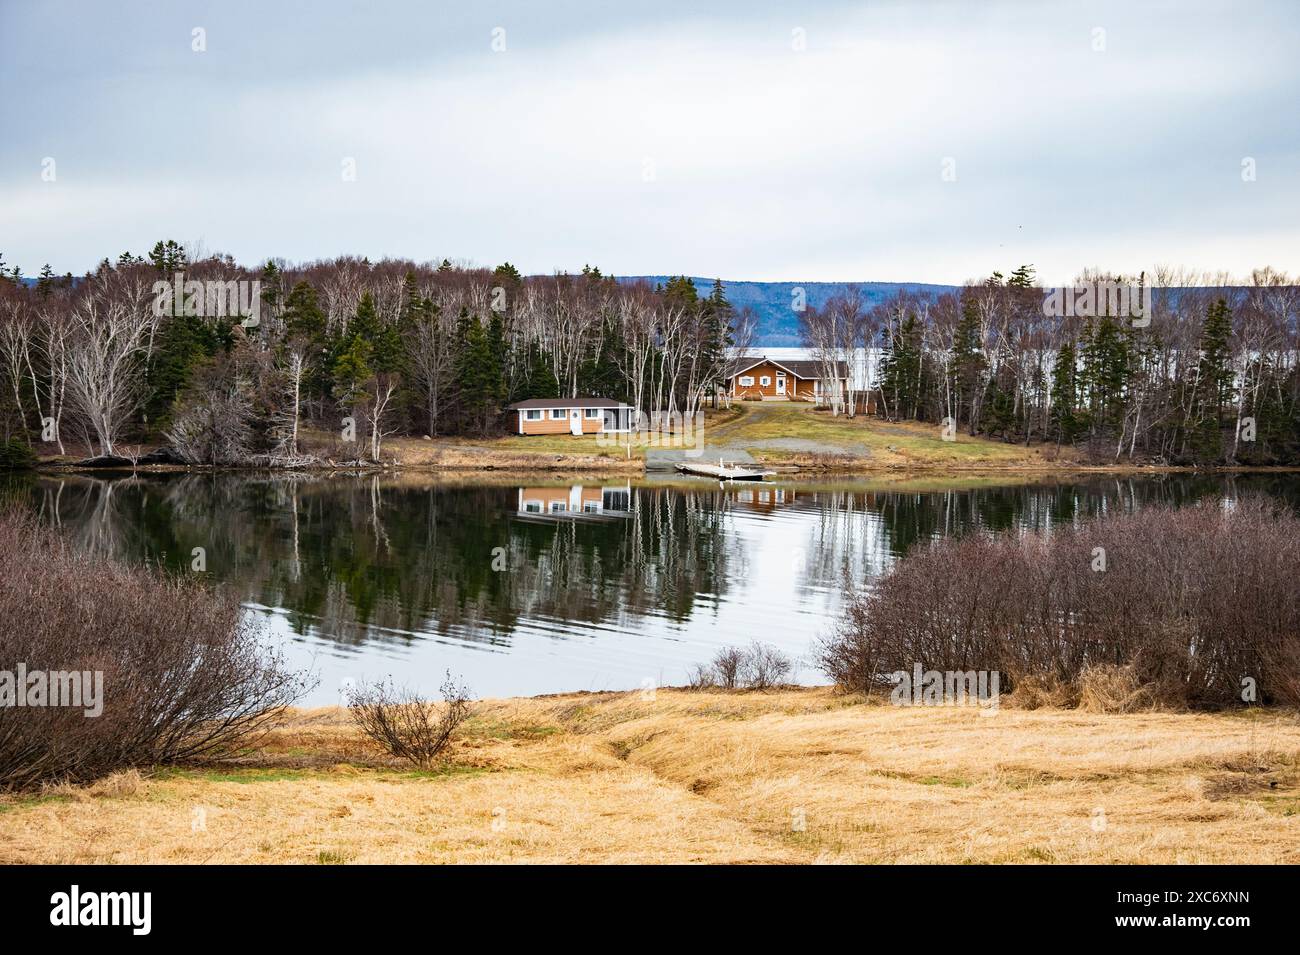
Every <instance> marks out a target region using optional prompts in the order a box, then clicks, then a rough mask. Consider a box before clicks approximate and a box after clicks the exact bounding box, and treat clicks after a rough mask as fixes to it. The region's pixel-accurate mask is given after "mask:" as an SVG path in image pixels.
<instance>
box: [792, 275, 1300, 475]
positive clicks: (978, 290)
mask: <svg viewBox="0 0 1300 955" xmlns="http://www.w3.org/2000/svg"><path fill="white" fill-rule="evenodd" d="M1105 282H1110V283H1118V284H1124V283H1129V284H1131V285H1132V286H1133V287H1135V288H1141V289H1143V291H1144V293H1146V294H1147V295H1148V297H1149V300H1150V302H1151V309H1150V314H1147V315H1144V316H1143V317H1142V318H1141V319H1140V320H1139V319H1135V318H1134V317H1132V316H1131V315H1124V314H1117V313H1116V311H1115V310H1108V309H1107V308H1105V307H1102V308H1098V309H1096V311H1097V313H1098V314H1094V315H1090V316H1080V315H1072V316H1050V315H1047V314H1045V313H1046V312H1047V311H1049V310H1048V309H1046V308H1045V307H1044V301H1045V296H1047V295H1049V294H1050V292H1051V290H1045V289H1044V288H1042V287H1041V286H1039V285H1038V284H1037V283H1036V281H1035V277H1034V270H1033V268H1032V267H1031V266H1027V265H1026V266H1021V267H1019V268H1017V269H1016V270H1015V271H1014V272H1012V273H1011V274H1010V275H1009V276H1004V275H1002V274H1001V273H997V272H995V273H993V275H992V276H990V277H989V278H988V279H986V280H984V281H981V282H970V283H967V284H966V285H965V286H964V287H963V288H962V289H961V290H960V291H959V292H956V293H953V294H944V295H940V296H937V297H936V296H925V295H908V294H902V293H900V294H898V295H897V296H895V297H894V298H893V299H892V300H890V301H888V302H885V303H883V304H880V305H877V306H875V307H873V308H870V309H868V308H865V307H864V305H863V302H862V297H861V296H860V295H858V294H856V293H855V291H854V289H853V288H852V287H850V288H849V290H848V291H847V292H846V293H845V294H843V295H839V296H836V297H834V298H832V299H831V300H830V301H828V302H827V303H826V304H825V306H824V307H823V308H821V309H820V310H816V311H814V310H809V312H808V313H807V314H806V315H805V316H803V319H802V321H801V328H802V331H803V337H804V340H805V344H806V345H807V346H808V347H809V348H811V349H812V350H813V354H814V355H816V356H817V357H818V359H820V360H821V361H823V362H824V363H826V364H827V365H829V364H830V363H832V362H834V361H851V360H852V356H854V355H855V354H857V355H861V354H863V353H864V352H867V351H868V350H869V354H870V357H871V364H872V365H873V368H872V374H871V375H870V376H869V384H868V385H867V387H868V388H869V389H870V390H871V391H872V392H873V393H874V395H873V396H874V397H875V398H876V399H877V400H876V402H875V410H876V413H877V414H879V415H881V416H883V417H886V418H888V419H890V420H895V421H898V420H903V421H926V422H934V423H936V424H942V423H946V424H947V425H948V426H949V427H950V428H951V429H952V430H953V431H954V432H956V430H957V429H961V431H963V432H965V433H967V434H969V435H983V436H985V437H990V438H994V439H1000V440H1004V441H1009V442H1021V443H1024V444H1026V445H1028V444H1030V443H1031V442H1051V443H1055V444H1057V445H1075V446H1079V447H1081V448H1083V449H1085V450H1086V451H1087V452H1088V455H1087V457H1088V459H1090V460H1093V461H1096V462H1099V463H1104V462H1107V461H1122V462H1126V463H1152V464H1159V465H1216V464H1217V465H1279V464H1297V463H1300V363H1298V361H1297V359H1298V358H1300V337H1298V334H1297V323H1298V321H1300V288H1297V286H1296V285H1295V284H1293V280H1292V279H1291V278H1290V277H1288V276H1287V275H1285V274H1283V273H1279V272H1276V271H1274V270H1272V269H1267V268H1265V269H1258V270H1256V271H1254V272H1253V273H1252V274H1251V276H1250V278H1249V279H1247V280H1245V281H1239V280H1234V279H1233V278H1232V277H1231V276H1228V275H1225V274H1200V273H1194V272H1191V271H1188V270H1178V269H1157V270H1156V271H1155V272H1154V273H1153V274H1143V275H1140V276H1135V277H1128V278H1126V277H1124V276H1108V275H1102V274H1099V273H1096V272H1084V273H1081V274H1080V276H1079V277H1078V279H1077V280H1076V285H1077V286H1078V287H1091V286H1092V285H1099V284H1101V283H1105ZM852 391H853V387H852V385H851V386H850V394H848V395H846V396H845V397H844V400H843V401H842V402H841V407H840V408H838V409H836V410H838V411H840V412H841V413H844V414H853V413H855V412H856V411H857V410H858V409H860V408H861V407H863V406H864V404H865V402H864V401H863V400H862V399H863V398H864V397H865V395H864V394H854V393H852Z"/></svg>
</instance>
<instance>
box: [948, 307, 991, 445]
mask: <svg viewBox="0 0 1300 955" xmlns="http://www.w3.org/2000/svg"><path fill="white" fill-rule="evenodd" d="M987 369H988V362H987V361H986V360H985V358H984V350H983V348H981V343H980V315H979V306H978V304H977V303H976V302H975V300H974V299H973V298H967V299H966V300H965V301H964V302H963V303H962V309H961V318H960V319H958V321H957V328H956V329H955V330H954V331H953V339H952V375H953V391H954V392H955V393H956V394H955V400H954V402H953V406H954V411H955V417H956V419H957V421H958V422H960V420H961V416H962V411H963V410H965V411H966V412H967V415H966V420H967V423H968V424H969V426H970V433H971V434H974V433H975V429H976V427H977V426H978V425H979V421H978V420H977V414H976V408H977V399H978V398H979V397H980V394H981V388H980V382H981V381H982V380H983V377H984V372H985V371H986V370H987Z"/></svg>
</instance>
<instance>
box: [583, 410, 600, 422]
mask: <svg viewBox="0 0 1300 955" xmlns="http://www.w3.org/2000/svg"><path fill="white" fill-rule="evenodd" d="M582 416H583V417H584V418H589V419H591V420H593V421H594V420H595V419H596V418H599V417H600V409H599V408H588V409H587V410H586V411H584V412H583V413H582Z"/></svg>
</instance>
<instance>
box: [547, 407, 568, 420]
mask: <svg viewBox="0 0 1300 955" xmlns="http://www.w3.org/2000/svg"><path fill="white" fill-rule="evenodd" d="M568 416H569V410H568V409H567V408H552V409H551V420H552V421H563V420H564V419H565V418H567V417H568Z"/></svg>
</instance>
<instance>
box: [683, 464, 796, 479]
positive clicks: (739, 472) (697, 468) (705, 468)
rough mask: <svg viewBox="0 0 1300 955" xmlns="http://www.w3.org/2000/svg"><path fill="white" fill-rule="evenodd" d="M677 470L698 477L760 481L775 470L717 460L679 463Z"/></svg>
mask: <svg viewBox="0 0 1300 955" xmlns="http://www.w3.org/2000/svg"><path fill="white" fill-rule="evenodd" d="M677 470H679V471H681V472H682V473H684V474H698V475H699V476H700V477H710V478H716V479H717V480H719V481H761V480H763V478H765V477H767V476H768V475H769V474H775V473H776V472H775V471H757V470H754V469H752V468H741V467H736V466H735V465H732V466H731V467H727V465H726V464H725V463H724V462H721V461H719V462H718V463H717V464H694V463H691V464H679V465H677Z"/></svg>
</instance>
